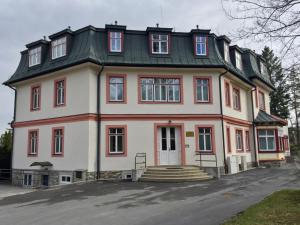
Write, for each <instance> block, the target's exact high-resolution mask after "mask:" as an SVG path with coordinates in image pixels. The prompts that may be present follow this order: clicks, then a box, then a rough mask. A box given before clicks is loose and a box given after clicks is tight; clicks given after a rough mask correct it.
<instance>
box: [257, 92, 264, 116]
mask: <svg viewBox="0 0 300 225" xmlns="http://www.w3.org/2000/svg"><path fill="white" fill-rule="evenodd" d="M259 95H262V96H263V99H264V102H263V103H264V104H263V108H261V107H260V103H261V102H260V97H258V100H259V109H260V110H263V111H265V110H266V99H265V93H263V92H262V91H260V90H259V91H258V96H259Z"/></svg>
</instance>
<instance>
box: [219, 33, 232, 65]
mask: <svg viewBox="0 0 300 225" xmlns="http://www.w3.org/2000/svg"><path fill="white" fill-rule="evenodd" d="M217 41H218V47H219V51H220V53H221V54H222V57H223V59H224V60H225V61H226V62H228V63H230V62H231V61H230V53H229V44H230V42H231V40H230V39H229V38H228V37H227V36H226V35H222V36H219V37H218V38H217Z"/></svg>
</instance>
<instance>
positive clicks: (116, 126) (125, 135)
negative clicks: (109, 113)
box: [105, 125, 127, 157]
mask: <svg viewBox="0 0 300 225" xmlns="http://www.w3.org/2000/svg"><path fill="white" fill-rule="evenodd" d="M111 128H114V129H124V141H123V148H124V151H123V152H121V153H111V152H110V140H109V129H111ZM105 130H106V134H105V135H106V157H126V156H127V125H106V127H105Z"/></svg>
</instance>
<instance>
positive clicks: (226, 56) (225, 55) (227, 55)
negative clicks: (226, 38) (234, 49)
mask: <svg viewBox="0 0 300 225" xmlns="http://www.w3.org/2000/svg"><path fill="white" fill-rule="evenodd" d="M224 59H225V61H226V62H229V60H230V57H229V44H227V43H224Z"/></svg>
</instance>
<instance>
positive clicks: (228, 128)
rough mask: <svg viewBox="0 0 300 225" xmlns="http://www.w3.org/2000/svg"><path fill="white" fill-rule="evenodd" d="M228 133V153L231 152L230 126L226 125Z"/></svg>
mask: <svg viewBox="0 0 300 225" xmlns="http://www.w3.org/2000/svg"><path fill="white" fill-rule="evenodd" d="M226 135H227V151H228V153H231V137H230V127H226Z"/></svg>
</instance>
